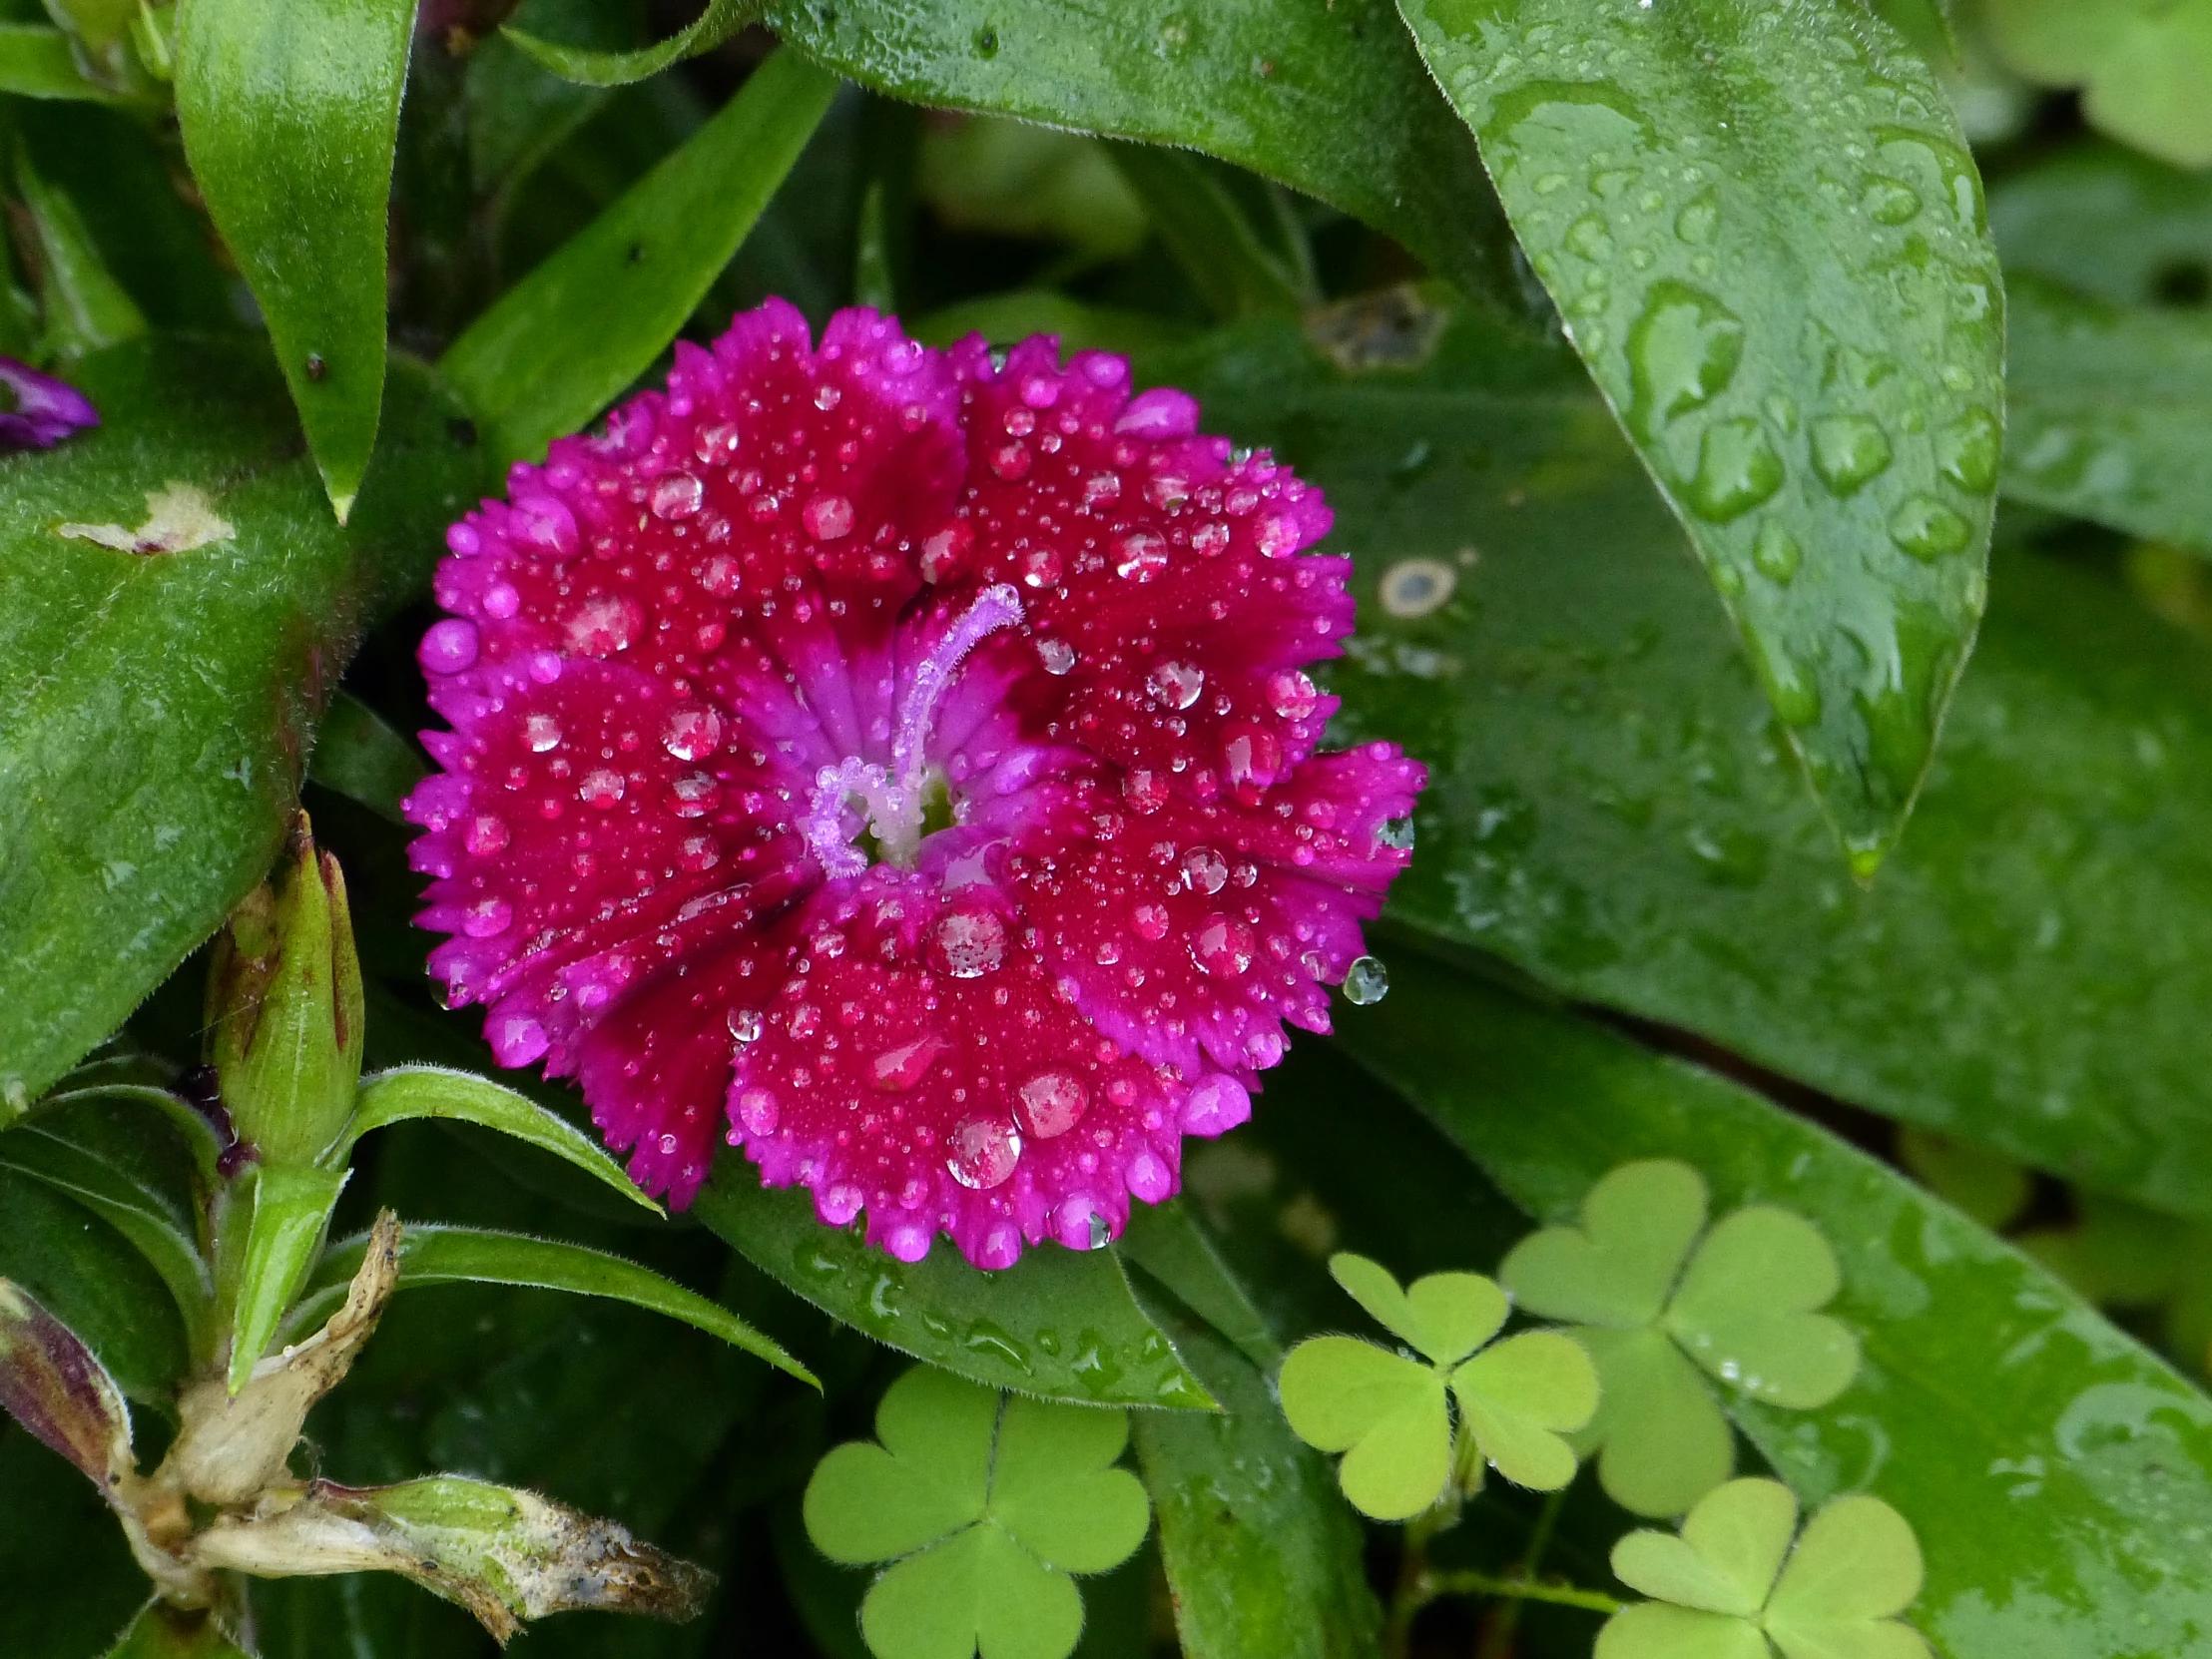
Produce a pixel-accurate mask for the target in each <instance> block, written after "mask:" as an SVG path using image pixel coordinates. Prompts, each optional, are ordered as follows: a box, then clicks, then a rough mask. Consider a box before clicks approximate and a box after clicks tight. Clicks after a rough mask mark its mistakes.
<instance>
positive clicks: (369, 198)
mask: <svg viewBox="0 0 2212 1659" xmlns="http://www.w3.org/2000/svg"><path fill="white" fill-rule="evenodd" d="M413 23H414V5H413V3H412V0H297V3H296V4H287V5H283V6H267V5H264V4H262V3H261V0H191V3H190V4H189V5H187V6H185V8H184V13H183V17H182V19H181V27H180V29H179V32H178V39H177V116H178V120H179V121H180V122H181V123H182V124H183V127H184V134H185V154H186V156H187V157H188V158H189V159H190V160H191V162H192V173H193V180H194V182H195V184H196V185H197V186H198V187H199V190H200V194H201V195H202V197H203V198H204V199H205V200H206V202H207V204H208V212H209V214H210V216H211V217H213V219H214V220H215V224H216V229H217V230H219V231H221V232H222V233H223V240H224V243H225V244H226V245H227V246H228V247H229V248H230V250H231V253H232V255H233V256H234V257H235V258H236V259H237V261H238V264H239V270H240V271H241V272H242V273H243V274H244V276H245V277H246V280H247V283H248V285H249V286H251V287H252V288H253V290H254V297H255V298H256V299H257V300H258V301H260V304H261V308H262V315H263V316H264V318H266V319H267V321H268V323H269V331H270V335H271V337H272V338H273V339H274V340H275V341H276V346H277V362H278V364H279V365H280V366H281V367H282V369H283V374H284V381H285V383H286V384H287V385H288V386H289V387H290V388H291V396H292V401H293V403H294V404H296V405H297V407H298V410H299V423H300V425H301V426H302V427H304V428H305V429H306V434H307V445H308V447H309V448H310V449H312V450H313V452H314V458H315V463H316V465H317V467H318V468H319V469H320V471H321V474H322V483H323V488H324V489H325V490H326V491H327V492H328V493H329V497H330V506H331V508H332V509H333V510H334V511H335V512H336V514H337V517H338V522H339V523H340V524H343V523H344V522H345V520H346V517H347V515H348V514H349V513H350V512H351V511H352V508H353V498H354V496H355V495H356V494H357V493H358V492H359V490H360V487H361V479H362V477H363V475H364V474H365V473H366V471H367V469H368V457H369V452H370V451H371V450H372V449H373V448H374V447H375V444H376V427H377V421H378V417H379V415H380V413H381V411H382V408H383V393H384V288H385V284H386V282H387V281H388V279H389V278H388V276H387V273H386V266H385V257H384V222H385V219H386V217H387V214H388V212H389V198H390V195H391V170H392V156H393V152H394V147H395V146H396V144H397V142H398V134H399V94H400V90H401V88H402V86H403V85H404V84H405V81H406V78H407V47H408V42H409V40H410V38H411V37H412V34H413Z"/></svg>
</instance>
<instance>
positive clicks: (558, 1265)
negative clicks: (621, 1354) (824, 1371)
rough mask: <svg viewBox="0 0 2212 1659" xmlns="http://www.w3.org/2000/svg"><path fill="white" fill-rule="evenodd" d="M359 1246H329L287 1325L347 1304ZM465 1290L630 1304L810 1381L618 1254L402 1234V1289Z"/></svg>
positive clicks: (453, 1234) (712, 1310) (749, 1335)
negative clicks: (513, 1290)
mask: <svg viewBox="0 0 2212 1659" xmlns="http://www.w3.org/2000/svg"><path fill="white" fill-rule="evenodd" d="M361 1248H362V1241H361V1240H360V1239H348V1240H345V1241H344V1242H342V1243H340V1244H335V1245H332V1246H331V1248H330V1251H329V1253H328V1254H327V1255H326V1256H325V1257H324V1258H323V1259H322V1262H321V1263H320V1265H318V1266H317V1267H316V1269H315V1272H314V1277H313V1280H312V1282H311V1283H310V1284H309V1285H308V1286H307V1289H306V1294H305V1295H304V1296H303V1297H302V1298H301V1299H300V1303H299V1306H298V1308H297V1309H295V1310H294V1311H293V1313H292V1315H291V1318H290V1324H291V1325H292V1326H294V1327H296V1328H299V1329H302V1330H303V1329H307V1328H309V1327H311V1326H313V1325H314V1324H315V1323H316V1322H317V1321H319V1320H320V1319H321V1318H322V1317H323V1316H325V1315H327V1314H328V1313H329V1312H330V1310H331V1309H332V1308H334V1307H336V1306H337V1305H338V1303H339V1302H340V1301H342V1300H343V1299H344V1295H345V1286H346V1284H347V1283H348V1282H349V1281H350V1280H351V1279H352V1276H353V1274H354V1272H355V1270H357V1269H358V1268H359V1267H360V1263H361ZM465 1284H475V1285H520V1286H528V1287H531V1288H533V1289H537V1290H544V1291H567V1292H569V1293H570V1294H571V1295H575V1296H599V1297H607V1298H609V1299H611V1300H613V1301H616V1302H627V1303H629V1304H630V1306H632V1307H633V1308H643V1309H646V1310H647V1311H649V1312H651V1313H656V1314H662V1315H666V1316H667V1317H668V1318H670V1319H673V1320H681V1321H683V1322H684V1323H685V1324H686V1325H689V1326H693V1327H696V1328H697V1329H699V1330H701V1331H704V1332H706V1333H707V1335H708V1336H710V1337H714V1338H717V1339H719V1340H720V1341H722V1342H726V1343H728V1344H729V1345H730V1346H731V1347H732V1348H740V1349H743V1350H744V1351H745V1352H746V1353H748V1354H751V1355H753V1356H755V1357H756V1358H758V1359H762V1360H766V1361H767V1362H768V1363H769V1364H770V1365H772V1366H774V1367H776V1368H777V1370H779V1371H784V1372H789V1373H790V1374H791V1375H792V1376H794V1377H796V1378H798V1379H800V1381H802V1382H804V1383H814V1382H815V1376H814V1373H812V1372H810V1371H809V1370H808V1369H807V1368H806V1367H805V1366H803V1365H801V1364H800V1363H799V1362H798V1361H797V1360H794V1359H793V1358H792V1357H791V1356H790V1355H789V1354H787V1353H786V1352H785V1351H784V1350H783V1348H782V1347H781V1346H779V1345H778V1344H777V1343H775V1342H773V1341H771V1340H770V1339H769V1338H767V1337H764V1336H763V1335H761V1333H760V1332H758V1331H756V1330H754V1329H753V1327H751V1326H750V1325H748V1324H746V1323H745V1321H743V1320H741V1319H739V1318H738V1317H737V1315H735V1314H733V1313H731V1312H730V1311H729V1310H728V1309H727V1308H725V1307H723V1306H722V1305H721V1304H720V1303H717V1302H710V1301H708V1300H707V1298H705V1297H703V1296H701V1295H699V1294H698V1293H697V1292H695V1291H687V1290H685V1289H684V1287H683V1286H681V1285H678V1284H676V1283H674V1282H673V1281H671V1280H667V1279H664V1278H662V1277H661V1276H660V1275H659V1274H657V1273H655V1272H654V1271H653V1270H652V1269H651V1268H644V1267H640V1266H639V1265H638V1264H637V1263H635V1262H631V1261H626V1260H624V1259H623V1258H622V1257H620V1256H609V1255H607V1254H606V1253H605V1252H603V1251H597V1250H587V1249H585V1248H584V1247H583V1246H582V1245H573V1244H564V1243H562V1242H561V1241H560V1240H557V1239H533V1238H528V1237H525V1236H524V1235H522V1234H519V1233H485V1232H478V1231H475V1230H473V1229H470V1228H462V1227H410V1228H408V1229H407V1230H406V1231H405V1232H404V1233H403V1234H401V1235H400V1240H399V1288H400V1289H401V1290H403V1291H404V1290H413V1289H420V1288H421V1287H423V1286H426V1285H465ZM818 1386H819V1384H818Z"/></svg>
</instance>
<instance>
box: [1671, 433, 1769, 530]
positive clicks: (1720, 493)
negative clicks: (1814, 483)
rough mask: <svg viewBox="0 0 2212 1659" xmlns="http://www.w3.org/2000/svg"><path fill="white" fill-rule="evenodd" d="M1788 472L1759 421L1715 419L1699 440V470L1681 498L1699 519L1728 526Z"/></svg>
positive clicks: (1764, 495) (1767, 497)
mask: <svg viewBox="0 0 2212 1659" xmlns="http://www.w3.org/2000/svg"><path fill="white" fill-rule="evenodd" d="M1786 476H1787V474H1786V473H1785V471H1784V469H1783V465H1782V457H1781V456H1780V455H1777V454H1776V453H1775V451H1774V445H1773V444H1771V443H1769V442H1768V441H1767V434H1766V431H1765V429H1764V428H1763V427H1762V426H1761V425H1760V424H1759V422H1758V421H1756V420H1750V419H1737V420H1716V421H1714V422H1713V424H1712V425H1710V426H1708V427H1706V428H1705V435H1704V436H1703V437H1702V438H1701V439H1700V440H1699V442H1698V461H1697V472H1696V473H1695V475H1693V476H1692V477H1691V479H1690V481H1689V483H1687V484H1686V485H1684V486H1683V491H1682V494H1683V499H1684V500H1685V501H1687V502H1688V503H1689V507H1690V510H1691V511H1692V512H1694V513H1696V514H1697V515H1698V516H1699V517H1700V518H1706V519H1710V520H1712V521H1713V522H1714V523H1716V524H1726V523H1728V522H1729V521H1730V520H1731V519H1736V518H1741V517H1742V516H1743V515H1744V514H1745V513H1748V512H1750V511H1751V509H1752V508H1754V507H1756V506H1758V505H1759V504H1760V503H1761V502H1762V501H1765V500H1767V499H1769V498H1770V497H1772V496H1773V494H1774V492H1775V491H1776V490H1778V489H1780V488H1781V487H1782V481H1783V479H1784V478H1785V477H1786Z"/></svg>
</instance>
